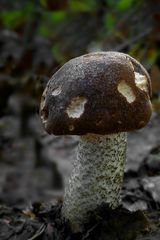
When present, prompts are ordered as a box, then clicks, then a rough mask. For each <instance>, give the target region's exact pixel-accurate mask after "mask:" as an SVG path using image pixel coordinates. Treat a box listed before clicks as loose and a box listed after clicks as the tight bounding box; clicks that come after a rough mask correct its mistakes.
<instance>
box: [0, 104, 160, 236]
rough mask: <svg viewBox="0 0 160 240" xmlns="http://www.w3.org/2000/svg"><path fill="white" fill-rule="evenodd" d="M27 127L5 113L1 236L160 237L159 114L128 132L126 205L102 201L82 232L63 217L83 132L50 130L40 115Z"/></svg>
mask: <svg viewBox="0 0 160 240" xmlns="http://www.w3.org/2000/svg"><path fill="white" fill-rule="evenodd" d="M17 104H18V103H17ZM27 129H28V130H27V134H22V133H21V127H20V122H19V118H18V117H17V116H13V115H6V116H3V117H1V119H0V131H1V135H2V138H1V146H0V157H1V161H0V230H1V231H0V240H8V239H9V240H15V239H16V240H21V239H23V240H27V239H28V240H33V239H36V240H38V239H39V240H41V239H42V240H43V239H44V240H50V239H57V240H62V239H67V240H69V239H76V240H78V239H79V240H82V239H88V240H89V239H93V240H94V239H97V240H98V239H100V240H103V239H110V240H112V239H113V240H116V239H122V240H132V239H137V240H147V239H148V240H158V239H160V226H159V225H160V224H159V218H160V211H159V209H160V116H159V115H157V114H155V113H153V116H152V119H151V121H150V123H149V124H148V126H147V127H145V128H144V129H142V130H139V131H135V132H132V133H129V135H128V150H127V162H126V169H125V177H124V184H123V188H122V200H123V201H122V206H121V207H120V208H119V209H116V210H114V211H111V210H110V209H109V208H108V207H107V206H102V207H101V209H98V210H97V212H96V213H94V214H93V215H92V216H91V217H90V219H89V221H88V223H86V225H85V227H84V231H83V232H82V233H76V234H75V233H72V232H71V229H70V226H69V223H68V222H66V221H65V220H64V219H63V218H62V217H61V204H62V202H63V182H64V178H67V177H68V176H69V174H70V172H71V165H72V161H73V160H74V158H75V153H76V146H77V144H78V138H77V137H71V136H65V137H55V136H48V135H46V134H45V133H44V132H43V130H42V128H41V124H40V121H39V117H38V115H32V116H31V117H30V118H29V119H28V122H27ZM111 226H112V227H111Z"/></svg>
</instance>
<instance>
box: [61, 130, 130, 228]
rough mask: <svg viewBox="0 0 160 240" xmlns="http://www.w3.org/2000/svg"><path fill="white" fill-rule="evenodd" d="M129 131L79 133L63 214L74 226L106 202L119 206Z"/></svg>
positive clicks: (79, 224) (77, 226) (82, 221)
mask: <svg viewBox="0 0 160 240" xmlns="http://www.w3.org/2000/svg"><path fill="white" fill-rule="evenodd" d="M126 143H127V134H126V133H124V132H123V133H116V134H111V135H98V134H87V135H84V136H81V137H80V142H79V145H78V152H77V159H76V161H75V162H74V166H73V170H72V174H71V176H70V179H69V183H68V186H67V187H66V189H65V197H64V205H63V208H62V213H63V215H64V216H65V217H66V218H67V219H69V220H70V222H71V224H72V227H73V228H74V229H78V228H80V226H81V225H82V224H83V223H84V222H85V220H86V218H87V212H88V211H94V210H95V209H96V208H97V207H98V206H100V205H101V204H103V203H107V204H109V206H110V207H111V208H113V209H114V208H116V207H118V205H119V203H120V191H121V187H122V182H123V175H124V164H125V158H126Z"/></svg>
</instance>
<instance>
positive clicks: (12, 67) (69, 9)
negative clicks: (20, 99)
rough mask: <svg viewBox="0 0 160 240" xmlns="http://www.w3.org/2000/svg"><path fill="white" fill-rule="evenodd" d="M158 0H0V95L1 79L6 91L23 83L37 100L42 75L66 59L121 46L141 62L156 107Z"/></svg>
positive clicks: (43, 79)
mask: <svg viewBox="0 0 160 240" xmlns="http://www.w3.org/2000/svg"><path fill="white" fill-rule="evenodd" d="M159 5H160V3H159V0H147V1H145V0H34V1H29V0H23V1H21V0H19V1H18V0H16V1H11V0H8V1H6V0H1V4H0V10H1V14H0V81H1V83H0V85H1V92H2V95H7V93H6V94H4V88H5V87H4V86H2V85H3V84H4V85H7V91H9V92H10V91H12V90H13V89H14V90H15V89H16V90H17V89H19V88H23V90H24V88H25V91H28V93H29V94H30V95H32V94H33V95H34V96H36V98H37V100H38V101H39V99H40V95H41V92H42V89H43V88H44V86H45V84H46V82H47V80H48V78H47V77H50V76H51V75H52V74H53V73H54V72H55V71H56V70H57V69H58V68H59V67H60V66H61V65H62V64H64V63H65V62H66V61H67V60H69V59H70V58H73V57H76V56H79V55H81V54H85V53H87V52H91V51H99V50H102V51H108V50H115V51H121V52H127V53H128V54H130V55H131V56H133V57H135V58H136V59H138V60H139V61H140V62H141V63H142V64H144V66H145V67H146V68H147V70H148V71H149V73H150V75H151V78H152V82H153V97H154V101H153V102H154V103H155V108H156V109H158V105H157V104H158V102H159V101H160V97H159V95H160V94H159V92H160V47H159V42H160V23H159V22H160V11H159V7H160V6H159ZM8 77H9V78H12V80H11V79H8ZM4 78H5V81H4ZM6 78H7V79H6ZM7 81H8V83H6V82H7ZM2 82H3V84H2ZM4 82H5V83H4ZM26 86H27V87H26ZM9 87H10V88H9ZM21 90H22V89H21ZM7 96H8V95H7ZM5 98H6V96H4V99H3V104H1V107H2V108H3V106H5Z"/></svg>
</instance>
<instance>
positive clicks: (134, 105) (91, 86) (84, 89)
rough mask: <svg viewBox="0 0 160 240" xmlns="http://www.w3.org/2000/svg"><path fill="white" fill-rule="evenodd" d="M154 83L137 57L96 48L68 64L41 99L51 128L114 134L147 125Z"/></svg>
mask: <svg viewBox="0 0 160 240" xmlns="http://www.w3.org/2000/svg"><path fill="white" fill-rule="evenodd" d="M150 97H151V81H150V78H149V75H148V73H147V71H146V70H145V69H144V68H143V66H142V65H141V64H140V63H139V62H138V61H136V60H135V59H134V58H132V57H130V56H129V55H127V54H124V53H119V52H94V53H89V54H86V55H83V56H80V57H77V58H74V59H72V60H70V61H68V62H67V63H66V64H64V65H63V66H62V67H61V68H60V69H59V70H58V71H57V72H56V73H55V74H54V75H53V76H52V78H51V79H50V80H49V82H48V84H47V86H46V88H45V90H44V92H43V95H42V100H41V106H40V115H41V120H42V123H43V125H44V128H45V130H46V131H47V132H48V133H50V134H51V133H52V134H55V135H66V134H68V135H84V134H87V133H95V134H112V133H118V132H127V131H132V130H135V129H139V128H142V127H144V126H145V125H146V124H147V122H148V121H149V119H150V116H151V112H152V107H151V102H150Z"/></svg>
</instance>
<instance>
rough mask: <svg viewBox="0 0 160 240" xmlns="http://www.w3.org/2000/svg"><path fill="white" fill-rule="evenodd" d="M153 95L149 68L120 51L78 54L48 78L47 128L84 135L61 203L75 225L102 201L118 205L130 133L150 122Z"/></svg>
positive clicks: (42, 111) (44, 119)
mask: <svg viewBox="0 0 160 240" xmlns="http://www.w3.org/2000/svg"><path fill="white" fill-rule="evenodd" d="M150 97H151V81H150V78H149V75H148V73H147V71H146V70H145V69H144V68H143V66H142V65H141V64H140V63H139V62H138V61H136V60H135V59H133V58H132V57H130V56H129V55H127V54H124V53H119V52H95V53H89V54H86V55H83V56H80V57H77V58H74V59H72V60H70V61H69V62H67V63H66V64H64V65H63V66H62V67H61V68H60V69H59V71H57V72H56V73H55V74H54V75H53V76H52V78H51V79H50V81H49V82H48V84H47V86H46V89H45V90H44V93H43V95H42V101H41V107H40V114H41V120H42V123H43V125H44V128H45V129H46V131H47V132H48V133H49V134H55V135H79V136H80V140H79V145H78V150H77V157H76V159H75V162H74V166H73V170H72V173H71V176H70V179H69V182H68V184H67V186H66V187H65V195H64V202H63V206H62V214H63V216H64V217H65V218H67V219H69V220H70V223H71V225H72V227H73V228H74V229H78V228H81V227H82V226H83V223H84V222H85V221H86V220H87V217H88V212H90V211H94V210H95V209H96V208H97V207H98V206H100V205H101V204H103V203H105V204H108V205H109V206H110V207H111V208H112V209H115V208H116V207H118V206H119V204H120V198H121V197H120V191H121V187H122V182H123V175H124V165H125V159H126V143H127V132H128V131H132V130H135V129H140V128H142V127H144V126H145V125H146V124H147V123H148V121H149V119H150V116H151V112H152V107H151V102H150Z"/></svg>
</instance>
